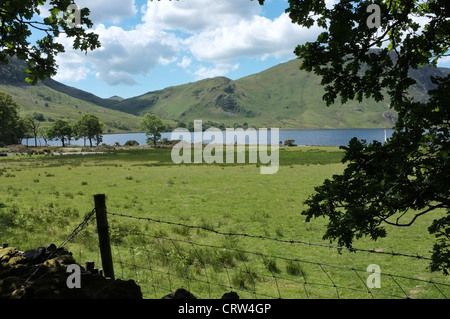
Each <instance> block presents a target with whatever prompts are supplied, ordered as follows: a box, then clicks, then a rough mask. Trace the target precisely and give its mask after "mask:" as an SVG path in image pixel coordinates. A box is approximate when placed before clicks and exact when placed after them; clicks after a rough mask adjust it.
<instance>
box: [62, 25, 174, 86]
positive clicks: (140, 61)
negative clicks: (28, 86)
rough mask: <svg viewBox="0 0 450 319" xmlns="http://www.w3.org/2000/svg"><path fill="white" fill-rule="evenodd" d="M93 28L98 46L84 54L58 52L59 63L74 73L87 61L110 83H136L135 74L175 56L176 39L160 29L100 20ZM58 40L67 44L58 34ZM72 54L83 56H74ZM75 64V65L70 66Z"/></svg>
mask: <svg viewBox="0 0 450 319" xmlns="http://www.w3.org/2000/svg"><path fill="white" fill-rule="evenodd" d="M93 32H95V33H96V34H98V35H99V40H100V42H101V45H102V46H101V47H100V48H98V49H96V50H95V51H92V52H88V54H87V55H84V54H83V53H80V52H75V51H73V50H66V51H68V53H65V54H63V55H61V56H60V58H59V60H58V62H59V64H60V65H61V64H63V65H64V64H65V65H69V64H71V65H72V67H73V70H74V73H75V72H79V70H80V69H81V68H83V67H86V64H87V63H89V64H90V65H91V66H92V67H93V68H94V69H96V70H97V77H98V78H99V79H101V80H102V81H105V82H106V83H108V84H110V85H117V84H127V85H131V84H136V82H135V81H134V80H133V77H134V76H135V75H147V74H148V73H149V72H150V71H151V70H152V69H153V68H154V67H156V66H157V65H158V64H159V63H167V61H171V60H172V61H173V60H174V59H176V52H177V40H176V38H175V37H174V36H173V35H170V34H167V33H165V32H163V31H155V30H150V29H146V28H140V27H138V28H136V29H135V30H129V31H127V30H124V29H122V28H120V27H109V28H107V27H105V26H104V25H102V24H100V25H98V26H97V27H96V28H95V29H94V30H93ZM60 42H63V43H65V47H66V48H68V47H70V42H69V41H68V40H67V39H65V38H60ZM76 56H78V57H80V56H83V58H82V59H77V58H74V57H76ZM76 65H78V67H74V66H76ZM72 79H74V80H75V79H76V78H75V77H73V78H72Z"/></svg>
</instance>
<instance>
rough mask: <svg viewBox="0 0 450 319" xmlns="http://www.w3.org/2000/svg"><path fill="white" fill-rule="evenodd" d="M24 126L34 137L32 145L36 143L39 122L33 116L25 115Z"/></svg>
mask: <svg viewBox="0 0 450 319" xmlns="http://www.w3.org/2000/svg"><path fill="white" fill-rule="evenodd" d="M25 122H26V126H27V128H28V132H29V133H30V135H31V137H33V138H34V146H38V145H37V138H38V134H39V127H40V125H41V124H40V123H39V121H38V120H37V119H36V118H35V117H34V116H27V117H25Z"/></svg>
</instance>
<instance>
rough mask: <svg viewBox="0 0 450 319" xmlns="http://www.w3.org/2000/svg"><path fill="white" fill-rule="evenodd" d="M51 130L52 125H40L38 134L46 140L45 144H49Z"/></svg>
mask: <svg viewBox="0 0 450 319" xmlns="http://www.w3.org/2000/svg"><path fill="white" fill-rule="evenodd" d="M49 132H50V127H48V126H44V127H40V128H39V131H38V135H39V137H41V138H42V139H43V140H44V143H45V146H47V145H48V140H49V139H50V138H49Z"/></svg>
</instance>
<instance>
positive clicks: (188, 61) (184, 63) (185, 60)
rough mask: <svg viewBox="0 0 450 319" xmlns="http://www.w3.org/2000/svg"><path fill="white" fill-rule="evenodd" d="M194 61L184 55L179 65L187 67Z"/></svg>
mask: <svg viewBox="0 0 450 319" xmlns="http://www.w3.org/2000/svg"><path fill="white" fill-rule="evenodd" d="M191 63H192V59H191V58H189V57H187V56H184V57H183V59H182V60H181V62H178V63H177V65H178V66H179V67H182V68H183V69H187V68H188V67H189V66H190V65H191Z"/></svg>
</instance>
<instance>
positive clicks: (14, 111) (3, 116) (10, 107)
mask: <svg viewBox="0 0 450 319" xmlns="http://www.w3.org/2000/svg"><path fill="white" fill-rule="evenodd" d="M18 112H19V105H18V104H17V103H16V102H15V101H14V100H13V99H12V97H11V95H9V94H6V93H4V92H0V144H4V145H9V144H20V142H21V138H22V136H23V133H24V128H23V122H22V121H21V120H20V116H19V113H18Z"/></svg>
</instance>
